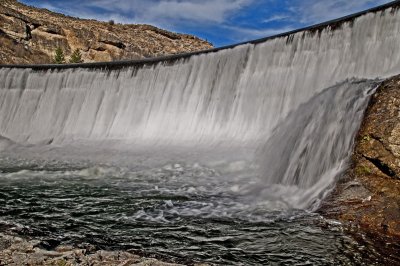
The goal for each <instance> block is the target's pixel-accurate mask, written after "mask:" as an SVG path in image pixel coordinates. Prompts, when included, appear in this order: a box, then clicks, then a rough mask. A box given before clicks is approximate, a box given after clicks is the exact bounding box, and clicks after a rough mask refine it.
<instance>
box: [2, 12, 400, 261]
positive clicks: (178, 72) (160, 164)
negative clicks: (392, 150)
mask: <svg viewBox="0 0 400 266" xmlns="http://www.w3.org/2000/svg"><path fill="white" fill-rule="evenodd" d="M399 20H400V15H399V13H398V11H397V9H395V8H390V7H388V8H387V9H385V10H382V11H376V12H370V13H366V14H364V15H362V16H359V17H357V18H354V19H352V20H349V21H348V22H342V23H339V24H340V25H339V26H338V25H337V23H336V24H332V26H326V27H323V28H320V29H317V30H308V31H300V32H297V33H293V34H291V35H289V36H284V37H276V38H271V39H269V40H266V41H265V42H261V43H258V44H244V45H240V46H237V47H234V48H230V49H223V50H219V51H215V52H209V53H203V54H199V55H193V56H190V57H185V58H182V59H174V60H172V61H160V62H158V63H150V62H149V63H144V64H141V65H137V64H136V65H133V66H128V67H123V68H120V69H114V70H107V69H96V68H93V69H90V68H67V69H51V68H50V69H48V70H36V69H29V68H25V69H24V68H12V67H3V68H0V150H1V151H2V155H1V158H2V161H1V168H0V171H1V172H2V174H1V175H0V183H1V190H0V193H1V195H2V197H1V198H2V200H3V201H4V202H2V207H0V217H3V220H5V222H6V223H11V224H13V223H15V224H19V226H20V227H21V226H22V228H24V226H28V228H29V230H28V232H30V233H29V234H37V235H38V236H40V237H52V238H56V239H59V240H60V241H61V240H62V241H70V242H72V243H79V242H90V243H92V242H93V243H94V244H97V245H102V246H103V248H122V247H124V246H127V247H130V248H131V247H134V248H139V249H149V250H150V251H151V252H157V253H158V252H160V253H164V254H170V255H171V256H172V257H185V256H188V257H189V258H192V259H194V260H200V261H201V260H206V261H210V262H214V263H222V264H230V263H233V262H236V263H238V264H241V263H244V264H257V263H267V262H271V261H269V260H270V259H271V260H272V261H279V260H281V261H286V262H287V263H294V262H296V261H297V262H299V263H301V262H303V263H314V264H315V263H317V264H324V263H333V261H334V258H338V263H342V264H345V263H352V262H354V261H352V258H351V256H350V257H349V256H347V255H346V253H345V252H344V250H346V249H350V250H351V251H352V253H354V254H356V255H355V257H354V258H355V260H358V259H359V258H361V257H363V256H364V255H365V253H363V252H362V248H359V247H358V246H357V245H356V244H354V243H353V242H352V240H351V238H349V237H347V236H345V235H343V234H342V233H341V232H340V227H339V226H336V225H335V226H327V227H329V229H326V230H322V229H321V223H322V224H324V223H328V224H330V223H329V222H327V221H323V219H322V218H320V217H318V216H316V215H315V214H312V213H310V212H309V211H307V210H312V209H314V208H316V207H318V203H319V201H320V199H322V198H323V197H324V196H325V195H326V194H327V193H328V192H329V189H330V188H332V186H333V185H334V183H335V180H336V179H337V178H338V177H339V176H340V173H341V172H342V171H343V170H344V169H345V167H346V166H347V163H348V158H349V155H350V154H351V148H352V145H353V138H354V135H355V133H356V131H357V129H358V127H359V125H360V123H361V119H362V115H363V112H364V110H365V108H366V106H367V103H368V100H369V96H370V95H371V94H372V92H373V91H374V89H375V88H376V86H377V85H378V84H379V81H378V80H377V78H383V77H388V76H390V75H393V74H397V73H399V72H400V52H399V49H398V47H399V43H400V21H399ZM294 209H297V211H294ZM300 210H302V211H300ZM325 227H326V226H325ZM331 227H332V228H331ZM338 230H339V231H338ZM105 232H107V236H106V237H103V238H104V239H103V240H101V239H102V237H101V236H104V235H105ZM326 238H328V239H330V240H332V242H331V243H330V244H331V245H330V244H329V245H327V244H326ZM163 239H168V241H165V240H163ZM182 243H185V247H182ZM278 243H280V244H279V245H278ZM285 243H286V244H285ZM277 245H278V246H277ZM372 254H374V253H373V252H372ZM324 256H325V258H324ZM357 256H360V257H357ZM371 256H372V257H371V259H372V260H373V259H374V256H375V255H371ZM339 258H340V259H339Z"/></svg>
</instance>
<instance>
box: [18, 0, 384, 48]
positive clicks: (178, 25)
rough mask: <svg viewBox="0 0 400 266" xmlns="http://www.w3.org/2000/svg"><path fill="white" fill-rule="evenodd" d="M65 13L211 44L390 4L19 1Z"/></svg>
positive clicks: (344, 0)
mask: <svg viewBox="0 0 400 266" xmlns="http://www.w3.org/2000/svg"><path fill="white" fill-rule="evenodd" d="M21 2H23V3H26V4H29V5H33V6H38V7H43V8H47V9H50V10H53V11H56V12H60V13H64V14H67V15H71V16H75V17H81V18H93V19H97V20H103V21H109V20H111V19H112V20H114V21H115V22H117V23H135V24H136V23H145V24H151V25H154V26H157V27H160V28H163V29H167V30H171V31H175V32H181V33H189V34H194V35H196V36H199V37H200V38H203V39H206V40H208V41H210V42H212V43H213V44H214V46H216V47H219V46H224V45H228V44H233V43H238V42H243V41H246V40H253V39H257V38H262V37H267V36H270V35H274V34H278V33H282V32H286V31H290V30H294V29H297V28H301V27H304V26H308V25H312V24H315V23H319V22H323V21H326V20H330V19H334V18H338V17H341V16H345V15H348V14H351V13H354V12H357V11H361V10H364V9H367V8H370V7H374V6H378V5H381V4H384V3H388V2H390V0H21Z"/></svg>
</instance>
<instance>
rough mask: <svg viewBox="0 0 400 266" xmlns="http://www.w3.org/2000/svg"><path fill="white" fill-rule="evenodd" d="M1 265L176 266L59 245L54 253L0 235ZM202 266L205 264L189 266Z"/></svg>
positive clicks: (34, 243)
mask: <svg viewBox="0 0 400 266" xmlns="http://www.w3.org/2000/svg"><path fill="white" fill-rule="evenodd" d="M0 265H9V266H11V265H15V266H19V265H30V266H36V265H55V266H72V265H82V266H89V265H90V266H97V265H107V266H108V265H120V266H125V265H137V266H179V265H183V264H175V263H167V262H162V261H160V260H157V259H154V258H144V257H141V256H138V255H136V254H133V253H131V252H126V251H104V250H96V249H95V248H94V247H92V248H91V247H90V246H88V247H87V248H75V247H72V246H67V245H62V244H61V245H58V246H57V247H55V248H54V249H50V250H47V249H45V248H43V243H42V242H41V241H37V240H30V241H29V240H26V239H23V238H20V237H16V236H9V235H4V234H0ZM192 265H197V266H201V265H203V266H205V264H192Z"/></svg>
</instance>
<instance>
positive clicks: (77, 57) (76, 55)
mask: <svg viewBox="0 0 400 266" xmlns="http://www.w3.org/2000/svg"><path fill="white" fill-rule="evenodd" d="M69 62H70V63H71V64H78V63H83V60H82V54H81V51H79V49H76V50H75V51H74V52H73V53H72V55H71V58H70V59H69Z"/></svg>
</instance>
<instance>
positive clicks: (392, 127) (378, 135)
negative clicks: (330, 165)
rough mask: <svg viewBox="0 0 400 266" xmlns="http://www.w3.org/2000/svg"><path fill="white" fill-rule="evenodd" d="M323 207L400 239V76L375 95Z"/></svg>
mask: <svg viewBox="0 0 400 266" xmlns="http://www.w3.org/2000/svg"><path fill="white" fill-rule="evenodd" d="M321 211H322V213H323V214H325V215H326V216H328V217H331V218H335V219H339V220H342V221H344V222H347V223H349V224H351V225H354V226H357V227H361V228H362V229H364V231H366V232H367V233H369V234H370V235H372V236H379V237H382V236H384V237H385V236H389V237H390V238H395V239H400V76H397V77H393V78H391V79H388V80H386V81H385V82H383V84H382V85H381V86H380V87H379V88H378V89H377V91H376V93H375V94H374V96H373V97H372V99H371V101H370V104H369V107H368V109H367V111H366V114H365V118H364V121H363V123H362V126H361V128H360V130H359V133H358V136H357V139H356V143H355V149H354V153H353V157H352V166H351V167H350V169H349V170H348V171H347V173H346V175H345V178H344V179H343V180H341V182H339V184H338V186H337V188H336V190H335V191H334V192H333V194H332V195H331V197H330V198H328V199H327V200H326V202H325V204H324V205H323V207H322V209H321ZM397 243H398V242H397ZM398 248H399V247H398Z"/></svg>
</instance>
